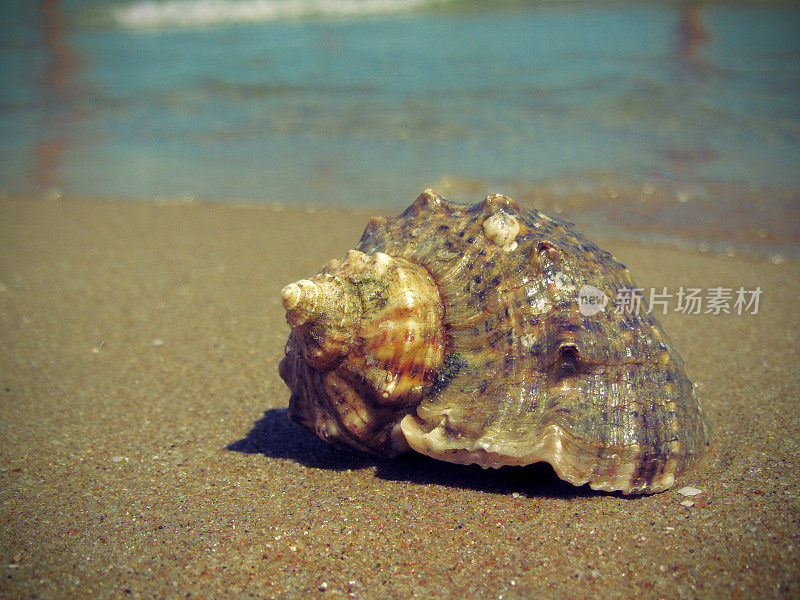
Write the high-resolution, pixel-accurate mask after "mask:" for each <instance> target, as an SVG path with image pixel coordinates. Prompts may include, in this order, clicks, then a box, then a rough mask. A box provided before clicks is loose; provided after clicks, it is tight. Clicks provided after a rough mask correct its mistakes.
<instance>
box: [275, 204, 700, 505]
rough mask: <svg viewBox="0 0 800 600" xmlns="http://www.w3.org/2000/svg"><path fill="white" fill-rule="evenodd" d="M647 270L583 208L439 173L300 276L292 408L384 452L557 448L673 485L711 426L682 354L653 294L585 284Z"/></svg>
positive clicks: (501, 455) (621, 476) (291, 358)
mask: <svg viewBox="0 0 800 600" xmlns="http://www.w3.org/2000/svg"><path fill="white" fill-rule="evenodd" d="M635 288H636V286H635V284H634V283H633V281H632V279H631V276H630V274H629V272H628V270H627V269H626V268H625V266H624V265H622V264H620V263H619V262H617V261H616V260H615V259H614V258H613V257H612V256H611V255H610V254H609V253H608V252H605V251H604V250H601V249H600V248H598V247H597V246H596V245H595V244H593V243H592V242H590V241H589V240H587V239H586V238H584V237H583V236H582V235H581V234H580V233H578V232H577V231H576V230H575V228H574V226H573V225H572V224H571V223H568V222H565V221H562V220H559V219H554V218H551V217H548V216H547V215H544V214H542V213H540V212H538V211H536V210H524V209H521V208H520V207H519V206H518V205H517V204H516V203H515V202H514V201H513V200H511V199H509V198H507V197H505V196H502V195H499V194H498V195H492V196H489V197H488V198H486V200H484V201H483V202H480V203H478V204H476V205H474V206H471V207H469V206H462V205H457V204H451V203H449V202H447V201H445V200H444V199H443V198H441V197H440V196H439V195H437V194H436V193H435V192H433V191H432V190H426V191H425V192H424V193H423V194H422V195H420V196H419V198H417V200H416V201H415V202H414V203H413V204H412V205H411V206H410V207H409V208H408V209H407V210H406V211H405V212H404V213H403V214H402V215H400V216H399V217H396V218H391V219H387V218H374V219H372V220H370V222H369V224H368V226H367V228H366V230H365V231H364V234H363V236H362V238H361V241H360V243H359V245H358V247H357V248H356V250H354V251H351V252H350V253H349V254H348V256H347V257H346V258H345V260H343V261H340V260H335V261H331V263H329V264H328V265H327V266H326V267H325V268H324V269H323V270H322V272H321V273H320V274H319V275H317V276H315V277H313V278H312V279H310V280H309V279H306V280H300V281H298V282H297V283H295V284H290V285H289V286H287V287H286V288H284V290H283V292H282V298H283V303H284V307H285V308H286V311H287V320H288V322H289V324H290V325H291V326H292V333H291V335H290V337H289V341H288V343H287V347H286V357H285V358H284V360H283V361H282V362H281V366H280V373H281V376H282V377H283V379H284V380H285V381H286V383H287V385H288V386H289V388H290V389H291V392H292V395H291V399H290V407H289V413H290V416H291V417H292V418H293V419H294V420H296V421H297V422H299V423H301V424H302V425H304V426H305V427H307V428H309V429H311V430H312V431H314V432H316V433H317V434H318V435H319V436H320V437H322V438H323V439H326V440H327V441H329V442H331V443H334V444H337V445H339V446H343V447H348V448H354V449H358V450H362V451H366V452H371V453H373V454H377V455H382V456H393V455H396V454H399V453H401V452H405V451H408V450H409V449H413V450H415V451H417V452H421V453H423V454H427V455H429V456H432V457H434V458H437V459H440V460H445V461H449V462H456V463H476V464H479V465H482V466H483V467H502V466H505V465H527V464H531V463H534V462H540V461H544V462H547V463H549V464H551V465H552V466H553V468H554V469H555V471H556V472H557V474H558V475H559V477H561V478H562V479H564V480H566V481H569V482H571V483H573V484H575V485H583V484H586V483H588V484H589V485H590V486H591V487H592V488H594V489H598V490H606V491H614V490H619V491H622V492H623V493H626V494H628V493H653V492H658V491H662V490H665V489H668V488H669V487H671V486H672V485H674V483H675V480H676V478H677V477H678V476H680V474H681V473H683V472H684V471H686V470H687V469H688V468H690V467H691V466H692V464H693V463H695V462H696V461H697V460H698V459H699V458H700V457H701V456H702V454H703V453H704V451H705V449H706V446H707V444H708V434H709V431H708V425H707V423H706V421H705V418H704V416H703V413H702V410H701V409H700V406H699V404H698V400H697V397H696V395H695V393H694V389H693V386H692V383H691V382H690V381H689V379H688V377H687V376H686V373H685V371H684V366H683V362H682V360H681V358H680V356H679V355H678V353H677V351H676V350H675V348H674V347H673V346H672V344H671V343H670V341H669V339H668V338H667V336H666V335H665V333H664V331H663V329H662V328H661V326H660V324H659V323H658V322H657V321H656V319H655V317H654V316H653V315H652V314H647V313H646V310H645V303H644V300H643V299H639V298H638V297H637V300H636V301H637V302H638V301H641V307H640V308H639V309H638V310H630V311H628V310H625V311H621V312H620V311H617V310H614V308H613V307H612V306H611V305H610V304H608V305H602V304H601V305H597V306H595V307H594V309H593V310H592V309H589V310H587V309H586V306H587V305H586V304H581V298H580V296H581V294H582V293H584V292H585V290H587V289H588V290H593V292H594V293H595V294H596V295H597V297H598V298H606V299H609V298H610V299H613V298H616V297H617V295H618V293H626V292H625V291H626V290H631V289H635ZM633 306H635V304H634V305H633Z"/></svg>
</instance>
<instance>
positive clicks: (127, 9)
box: [113, 0, 451, 29]
mask: <svg viewBox="0 0 800 600" xmlns="http://www.w3.org/2000/svg"><path fill="white" fill-rule="evenodd" d="M450 1H451V0H162V1H155V0H147V1H144V2H133V3H131V4H126V5H124V6H117V7H115V8H114V9H113V18H114V21H115V22H116V24H117V25H118V26H120V27H124V28H129V29H157V28H164V27H208V26H213V25H223V24H231V23H249V22H262V21H276V20H287V19H304V18H308V17H355V16H369V15H384V14H397V13H403V12H410V11H413V10H418V9H421V8H426V7H430V6H433V5H441V4H446V3H448V2H450Z"/></svg>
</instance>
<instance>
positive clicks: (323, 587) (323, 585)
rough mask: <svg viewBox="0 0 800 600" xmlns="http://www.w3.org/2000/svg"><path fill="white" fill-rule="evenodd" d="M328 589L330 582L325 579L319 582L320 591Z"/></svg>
mask: <svg viewBox="0 0 800 600" xmlns="http://www.w3.org/2000/svg"><path fill="white" fill-rule="evenodd" d="M327 589H328V584H327V583H326V582H324V581H323V582H322V583H320V584H319V591H320V592H324V591H325V590H327Z"/></svg>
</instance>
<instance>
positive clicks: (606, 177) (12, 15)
mask: <svg viewBox="0 0 800 600" xmlns="http://www.w3.org/2000/svg"><path fill="white" fill-rule="evenodd" d="M6 5H7V6H8V7H9V8H8V9H7V14H6V17H7V18H6V19H5V20H4V22H3V24H2V25H0V40H2V41H0V75H1V76H2V80H3V86H2V89H1V90H0V152H1V153H2V159H1V160H0V188H2V189H3V190H6V191H9V192H41V191H46V190H57V191H58V192H59V193H64V194H68V195H77V196H115V197H122V198H156V197H174V196H191V197H196V198H208V199H215V200H231V199H237V200H239V199H243V200H250V201H255V202H262V201H268V202H280V203H285V204H298V205H309V204H335V205H369V206H377V207H386V208H392V209H394V208H401V207H403V206H404V205H406V204H408V203H409V201H410V200H411V199H413V198H414V197H415V196H416V194H417V193H419V191H420V190H421V189H423V188H425V187H427V186H431V185H434V184H437V183H438V184H439V185H444V186H447V185H448V184H449V183H452V182H456V185H455V187H454V189H455V190H458V189H462V188H463V189H475V190H478V189H480V190H483V189H499V190H506V189H511V190H518V189H523V188H525V189H528V188H531V189H538V188H537V186H539V187H542V189H547V190H552V189H556V190H558V193H561V194H569V193H571V191H573V190H575V189H577V190H580V189H584V188H586V186H587V185H589V186H590V187H591V186H595V185H597V186H607V185H610V184H608V182H616V184H617V185H618V186H620V187H622V188H626V189H640V188H642V186H644V189H646V190H650V189H652V188H653V187H655V188H656V190H657V191H660V190H666V191H665V193H666V194H667V195H668V196H670V195H671V196H676V197H680V198H681V200H683V201H685V197H687V195H688V197H691V198H694V197H702V198H704V200H705V201H708V199H709V197H710V196H712V195H713V194H714V193H720V192H719V190H723V192H722V193H721V195H722V196H726V198H724V199H723V198H720V200H719V201H720V202H728V201H730V199H731V198H734V197H735V198H744V197H746V196H747V197H749V196H748V195H749V194H752V193H756V194H760V195H761V196H760V197H761V198H762V199H764V201H765V202H773V201H775V202H778V205H777V206H776V211H777V213H778V214H779V219H778V220H779V221H784V222H785V220H786V218H787V215H788V216H789V218H790V219H794V218H795V216H796V214H797V213H796V207H797V199H798V195H797V192H796V190H797V189H800V168H798V165H800V44H798V42H797V37H798V36H797V32H798V31H800V10H797V9H791V8H757V7H752V6H750V7H748V6H741V5H737V6H725V5H696V6H692V5H686V4H680V5H676V4H650V3H641V4H627V5H617V4H611V5H606V4H584V3H579V2H571V3H528V2H516V3H513V2H512V3H509V2H506V3H497V4H493V3H491V2H485V3H475V2H447V1H444V0H439V1H427V2H426V1H424V0H417V1H413V0H398V1H391V0H349V1H345V0H331V1H323V0H273V1H271V2H270V1H268V0H169V1H163V0H162V1H161V2H149V1H148V2H145V1H138V2H125V3H109V2H102V3H101V2H99V1H97V2H92V1H87V0H82V1H77V0H76V1H73V2H68V1H65V2H56V1H52V0H50V1H45V2H43V3H29V2H23V1H18V2H6V4H4V6H6ZM587 182H589V183H588V184H587ZM597 182H600V183H597ZM459 184H461V185H460V187H459ZM648 186H649V187H648ZM720 186H721V187H720ZM714 190H716V192H715V191H714ZM454 193H458V192H457V191H456V192H454ZM776 198H780V200H779V201H778V200H775V199H776ZM711 204H712V205H715V201H714V199H713V198H711ZM723 212H724V211H720V214H723ZM762 212H764V211H763V210H762ZM783 225H784V229H785V223H783ZM784 233H786V235H790V236H791V235H794V234H796V227H795V229H792V230H791V231H789V232H788V233H787V232H784Z"/></svg>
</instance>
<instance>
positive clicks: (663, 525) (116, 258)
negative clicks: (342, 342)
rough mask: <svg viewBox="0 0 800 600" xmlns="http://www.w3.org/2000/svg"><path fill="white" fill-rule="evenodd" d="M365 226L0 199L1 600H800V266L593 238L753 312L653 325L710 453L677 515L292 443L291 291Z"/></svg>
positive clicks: (639, 270) (638, 267)
mask: <svg viewBox="0 0 800 600" xmlns="http://www.w3.org/2000/svg"><path fill="white" fill-rule="evenodd" d="M367 216H368V213H367V212H356V211H342V210H336V211H333V210H317V211H314V212H306V211H302V210H277V209H274V208H268V207H246V206H232V205H213V204H204V203H191V204H185V205H182V204H172V205H170V204H156V203H147V202H141V203H133V202H115V201H99V200H98V201H83V200H42V199H33V198H16V197H12V198H5V199H2V200H0V395H1V396H0V397H1V398H2V401H1V402H0V569H1V570H2V573H1V574H2V577H1V578H0V596H2V597H4V598H22V597H26V598H27V597H36V598H104V597H126V598H127V597H131V598H177V597H182V598H184V597H192V598H220V597H226V596H230V597H242V598H250V597H252V598H314V597H318V598H351V597H352V598H414V597H418V598H464V597H476V598H501V597H502V598H503V599H513V598H532V597H537V598H538V597H542V598H595V597H611V598H614V597H619V598H631V597H637V598H719V597H722V598H726V597H734V598H735V597H740V598H755V597H785V598H798V597H800V498H798V495H799V494H800V488H798V480H799V479H800V477H799V474H798V459H797V456H798V454H799V453H800V411H799V410H798V406H799V404H798V400H799V399H800V398H799V397H800V394H799V393H798V389H800V369H798V367H797V361H798V358H800V357H799V356H798V351H797V349H798V345H799V344H798V334H799V333H800V311H798V301H799V299H800V262H798V261H795V260H786V261H785V262H783V263H782V264H772V263H770V262H769V261H767V260H763V259H758V260H757V259H749V258H745V257H733V258H728V257H725V256H706V255H701V254H700V253H698V252H693V251H687V250H676V249H670V248H668V247H662V246H655V245H644V244H636V243H631V242H629V241H627V242H619V241H614V240H595V241H597V242H598V243H600V245H601V246H603V247H605V248H606V249H608V250H610V251H612V252H614V253H615V254H616V255H617V257H618V258H619V259H620V260H622V261H623V262H625V263H626V264H627V265H628V266H629V267H630V268H631V271H632V272H633V275H634V278H635V279H636V281H637V283H639V285H641V286H643V287H645V288H649V287H650V286H656V287H658V288H661V287H662V286H666V287H667V288H668V289H670V290H677V289H678V288H679V287H680V286H684V287H698V288H704V289H706V288H709V287H715V286H723V287H729V288H734V289H737V288H739V287H740V286H743V287H744V288H745V289H748V290H750V289H755V288H756V286H760V288H761V289H762V290H763V294H762V296H761V298H760V304H759V312H758V314H755V315H753V314H743V315H736V314H730V315H724V314H723V315H711V314H708V315H706V314H702V315H683V314H679V313H676V312H674V311H672V310H671V311H670V312H669V313H668V314H667V315H665V316H664V317H662V318H661V320H662V323H663V325H664V327H665V328H666V330H667V332H668V333H669V334H670V336H671V337H672V339H673V341H674V343H675V345H676V347H677V348H678V349H679V350H680V352H681V353H682V355H683V357H684V360H685V362H686V365H687V370H688V373H689V376H690V377H691V378H692V379H693V381H695V382H696V384H697V386H698V390H699V394H700V396H701V400H702V402H703V404H704V406H705V409H706V411H707V413H708V415H709V419H710V420H711V423H712V426H713V428H714V442H713V446H712V450H711V452H710V454H709V456H708V458H707V460H706V461H705V462H704V463H703V465H702V466H701V468H700V469H699V470H697V471H695V472H693V473H690V474H689V475H688V476H686V477H685V478H684V479H683V480H682V481H681V482H680V483H679V485H678V486H677V488H681V487H682V486H685V485H689V486H693V487H695V488H698V489H700V490H702V493H701V494H700V495H698V496H694V497H693V498H691V499H692V500H694V505H693V506H684V505H683V504H682V502H684V501H685V500H687V498H685V497H684V496H683V495H681V494H679V493H678V491H677V488H676V489H675V490H670V491H667V492H665V493H662V494H657V495H654V496H648V497H624V496H621V495H618V494H605V493H595V492H592V491H591V490H589V489H588V488H574V487H572V486H570V485H569V484H566V483H562V482H560V481H559V480H558V479H557V478H556V477H555V476H554V475H553V472H552V470H551V469H550V468H549V467H547V466H539V465H536V466H533V467H528V468H525V469H506V470H500V471H486V472H484V471H482V470H481V469H480V468H477V467H475V468H473V467H461V466H455V465H447V464H444V463H440V462H436V461H433V460H429V459H427V458H424V457H420V456H408V457H404V458H401V459H398V460H395V461H380V460H373V459H371V458H366V457H360V456H351V455H346V454H342V453H340V452H338V451H335V450H333V449H331V448H329V447H327V446H326V445H325V444H324V443H322V442H321V441H319V440H317V439H316V438H315V437H314V436H312V435H311V434H310V433H307V432H306V431H305V430H303V429H301V428H300V427H299V426H296V425H294V424H292V423H290V422H289V421H288V420H287V418H286V414H285V413H286V411H285V407H286V405H287V403H288V392H287V389H286V388H285V386H284V384H283V382H282V381H281V380H280V378H279V377H278V372H277V364H278V361H279V360H280V358H281V356H282V353H283V346H284V342H285V339H286V336H287V334H288V328H287V326H286V325H285V322H284V317H283V314H282V310H281V307H280V305H279V298H278V291H279V290H280V288H281V286H282V285H283V284H285V283H287V282H289V281H292V280H295V279H297V278H299V277H301V276H306V275H310V274H313V273H315V272H316V271H317V270H318V269H319V268H320V267H321V266H322V264H324V263H325V262H326V261H327V260H329V259H330V258H332V257H339V256H341V255H343V254H344V252H345V251H346V250H347V249H349V248H351V247H353V246H354V245H355V243H356V242H357V240H358V238H359V236H360V233H361V230H362V229H363V227H364V225H365V224H366V220H367Z"/></svg>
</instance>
